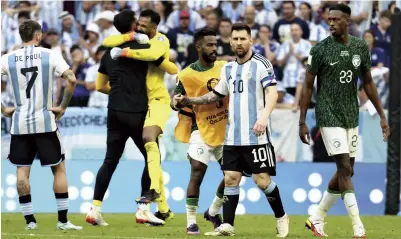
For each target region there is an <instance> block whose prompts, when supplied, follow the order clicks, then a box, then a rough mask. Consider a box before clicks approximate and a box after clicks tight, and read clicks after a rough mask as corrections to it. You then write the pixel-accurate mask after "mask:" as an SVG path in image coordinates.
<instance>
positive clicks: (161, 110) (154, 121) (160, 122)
mask: <svg viewBox="0 0 401 239" xmlns="http://www.w3.org/2000/svg"><path fill="white" fill-rule="evenodd" d="M171 111H172V110H171V107H170V102H167V101H166V100H163V101H159V100H157V99H156V100H152V102H149V108H148V113H147V114H146V119H145V124H144V125H143V127H144V128H145V127H149V126H159V127H160V129H161V130H162V131H163V132H164V128H165V127H166V123H167V120H168V118H169V117H170V114H171Z"/></svg>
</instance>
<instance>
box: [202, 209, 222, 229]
mask: <svg viewBox="0 0 401 239" xmlns="http://www.w3.org/2000/svg"><path fill="white" fill-rule="evenodd" d="M203 217H204V218H205V219H206V221H209V222H211V223H212V224H213V227H214V229H216V228H218V227H219V226H220V225H221V224H222V223H223V220H222V219H221V215H220V214H216V215H215V216H210V214H209V209H207V210H206V211H205V213H204V214H203Z"/></svg>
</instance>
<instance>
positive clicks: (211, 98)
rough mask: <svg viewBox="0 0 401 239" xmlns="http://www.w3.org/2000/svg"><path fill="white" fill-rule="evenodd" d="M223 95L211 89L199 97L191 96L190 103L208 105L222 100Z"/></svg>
mask: <svg viewBox="0 0 401 239" xmlns="http://www.w3.org/2000/svg"><path fill="white" fill-rule="evenodd" d="M222 98H224V97H222V96H220V95H218V94H216V93H215V92H214V91H211V92H209V93H207V94H205V95H202V96H199V97H190V98H188V104H189V105H208V104H211V103H215V102H217V101H219V100H221V99H222Z"/></svg>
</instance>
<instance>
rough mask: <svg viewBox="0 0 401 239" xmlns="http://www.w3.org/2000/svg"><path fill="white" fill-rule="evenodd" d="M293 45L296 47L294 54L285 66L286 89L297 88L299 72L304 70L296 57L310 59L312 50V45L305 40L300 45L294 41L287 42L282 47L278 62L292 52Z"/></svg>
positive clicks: (284, 80) (284, 81)
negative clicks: (291, 46) (296, 55)
mask: <svg viewBox="0 0 401 239" xmlns="http://www.w3.org/2000/svg"><path fill="white" fill-rule="evenodd" d="M291 44H292V45H293V47H294V54H292V55H290V56H289V57H288V59H287V62H286V63H285V65H284V71H283V84H284V87H285V88H295V87H296V86H297V77H298V72H299V70H300V69H301V68H302V62H301V61H300V60H298V58H296V57H295V54H298V55H300V56H302V57H308V56H309V51H310V49H311V48H312V44H311V43H310V42H309V41H307V40H305V39H300V41H299V42H298V43H294V42H293V41H292V40H290V41H286V42H284V43H283V44H282V45H281V46H280V50H279V52H278V55H277V60H278V61H281V60H283V59H284V58H285V56H286V55H287V54H288V53H289V52H290V45H291Z"/></svg>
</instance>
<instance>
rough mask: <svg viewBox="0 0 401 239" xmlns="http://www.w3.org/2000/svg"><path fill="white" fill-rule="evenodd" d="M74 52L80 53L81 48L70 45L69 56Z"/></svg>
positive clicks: (76, 45)
mask: <svg viewBox="0 0 401 239" xmlns="http://www.w3.org/2000/svg"><path fill="white" fill-rule="evenodd" d="M75 50H80V51H82V49H81V47H80V46H79V45H78V44H75V45H72V46H71V48H70V54H71V53H73V52H74V51H75Z"/></svg>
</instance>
